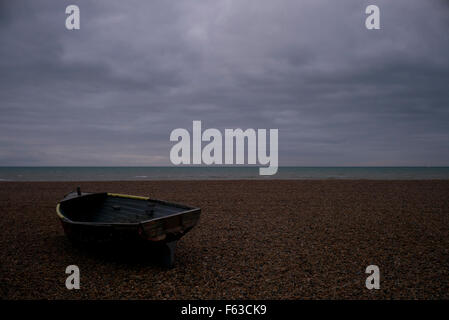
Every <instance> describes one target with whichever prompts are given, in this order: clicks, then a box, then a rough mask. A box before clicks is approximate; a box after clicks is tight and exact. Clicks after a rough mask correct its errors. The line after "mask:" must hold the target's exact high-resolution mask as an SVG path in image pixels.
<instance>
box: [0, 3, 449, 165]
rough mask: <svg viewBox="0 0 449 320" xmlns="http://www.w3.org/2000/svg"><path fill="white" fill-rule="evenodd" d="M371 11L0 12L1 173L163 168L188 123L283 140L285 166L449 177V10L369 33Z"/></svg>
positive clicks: (387, 7)
mask: <svg viewBox="0 0 449 320" xmlns="http://www.w3.org/2000/svg"><path fill="white" fill-rule="evenodd" d="M371 2H372V1H357V0H344V1H338V3H337V2H335V1H330V0H327V1H325V0H315V1H312V0H307V1H288V0H285V1H268V0H266V1H260V0H258V1H256V0H252V1H229V0H228V1H205V0H202V1H198V0H195V1H194V0H190V1H162V0H159V1H126V2H125V1H109V0H108V1H106V0H101V1H81V0H79V1H48V0H46V1H44V0H40V1H0V26H1V28H0V41H1V43H2V44H1V45H0V74H1V78H0V114H1V117H0V136H1V139H0V165H168V164H170V163H169V161H168V155H169V150H170V147H171V143H170V141H169V134H170V132H171V130H172V129H174V128H177V127H185V128H190V127H191V125H192V120H202V121H203V125H204V126H206V127H216V128H219V129H223V128H235V127H242V128H248V127H253V128H279V132H280V133H279V139H280V141H279V145H280V154H279V159H280V164H281V165H330V166H333V165H349V166H350V165H448V163H449V149H448V148H447V145H448V142H449V126H447V123H448V122H449V111H448V110H449V93H448V92H449V60H448V58H447V57H448V56H449V33H447V32H446V30H448V29H449V28H448V27H449V6H448V2H447V1H438V0H429V1H424V0H422V1H421V0H416V1H407V0H396V1H387V0H376V1H375V3H376V4H377V5H379V7H380V8H381V24H382V29H381V30H379V31H368V30H366V29H365V28H364V19H365V14H364V9H365V7H366V6H367V5H368V4H371ZM68 4H78V5H79V6H80V9H81V30H79V31H67V30H65V28H64V21H65V13H64V10H65V7H66V6H67V5H68Z"/></svg>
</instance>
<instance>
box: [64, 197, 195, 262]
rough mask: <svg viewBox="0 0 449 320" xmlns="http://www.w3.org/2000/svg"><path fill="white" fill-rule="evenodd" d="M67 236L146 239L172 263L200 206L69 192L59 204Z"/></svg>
mask: <svg viewBox="0 0 449 320" xmlns="http://www.w3.org/2000/svg"><path fill="white" fill-rule="evenodd" d="M56 213H57V215H58V217H59V218H60V220H61V223H62V226H63V228H64V232H65V234H66V235H67V237H68V238H69V239H70V240H71V241H73V242H76V243H80V242H81V243H110V242H117V241H118V242H121V243H129V242H134V241H140V242H142V241H144V242H145V243H150V244H153V245H157V246H158V247H161V248H163V249H164V263H165V265H167V266H169V267H172V266H173V264H174V250H175V247H176V242H177V241H178V240H179V239H180V238H181V237H182V236H183V235H184V234H186V233H187V232H189V231H190V230H191V229H192V228H193V227H194V226H195V225H196V224H197V223H198V220H199V218H200V214H201V209H199V208H192V207H188V206H185V205H181V204H176V203H171V202H166V201H161V200H154V199H150V198H147V197H138V196H131V195H123V194H115V193H84V192H83V193H82V192H81V190H80V189H79V188H78V189H77V192H72V193H69V194H67V195H66V196H65V197H64V199H63V200H61V201H60V202H59V203H58V205H57V206H56Z"/></svg>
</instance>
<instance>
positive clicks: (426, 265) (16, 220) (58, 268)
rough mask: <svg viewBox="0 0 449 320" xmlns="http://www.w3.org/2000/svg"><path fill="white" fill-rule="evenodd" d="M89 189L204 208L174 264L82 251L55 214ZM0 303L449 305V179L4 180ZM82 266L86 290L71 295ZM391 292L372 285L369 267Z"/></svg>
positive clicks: (0, 188)
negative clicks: (69, 276)
mask: <svg viewBox="0 0 449 320" xmlns="http://www.w3.org/2000/svg"><path fill="white" fill-rule="evenodd" d="M77 185H80V186H81V188H82V189H83V190H84V191H92V192H95V191H109V192H117V193H129V194H136V195H148V196H151V197H153V198H157V199H165V200H171V201H176V202H181V203H186V204H190V205H193V206H198V207H200V208H202V217H201V221H200V223H199V225H198V226H197V227H196V228H195V229H193V230H192V231H191V232H190V233H188V234H187V235H186V236H185V237H184V238H182V239H181V241H180V242H179V245H178V251H177V260H176V267H175V268H174V269H172V270H164V269H163V268H161V267H160V266H158V265H157V264H155V263H154V262H152V261H147V260H145V259H133V260H127V259H123V258H120V257H116V256H114V255H101V254H98V255H97V254H95V253H92V252H86V251H85V250H83V249H80V248H76V247H73V246H72V245H71V244H70V243H69V242H68V241H67V240H66V238H65V236H64V233H63V230H62V228H61V225H60V223H59V221H58V220H57V217H56V214H55V205H56V203H57V201H58V200H59V199H61V198H62V196H63V195H64V194H65V193H67V192H69V191H71V190H73V189H74V188H75V187H76V186H77ZM0 195H1V196H0V209H1V211H0V228H1V236H0V298H2V299H23V298H31V299H34V298H40V299H41V298H44V299H54V298H62V299H80V298H81V299H85V298H90V299H109V298H115V299H128V298H143V299H197V298H202V299H234V298H242V299H250V298H254V299H322V298H325V299H355V298H361V299H385V298H386V299H390V298H393V299H415V298H418V299H424V298H425V299H448V298H449V181H178V182H169V181H162V182H135V181H133V182H82V183H70V182H32V183H24V182H23V183H19V182H17V183H15V182H9V183H8V182H1V183H0ZM70 264H76V265H78V266H79V267H80V271H81V290H72V291H69V290H67V289H66V288H65V284H64V283H65V279H66V274H65V268H66V266H67V265H70ZM370 264H375V265H378V266H379V267H380V271H381V289H380V290H371V291H370V290H367V289H366V288H365V279H366V277H367V275H366V274H365V268H366V267H367V266H368V265H370Z"/></svg>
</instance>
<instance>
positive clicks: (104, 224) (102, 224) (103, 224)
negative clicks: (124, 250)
mask: <svg viewBox="0 0 449 320" xmlns="http://www.w3.org/2000/svg"><path fill="white" fill-rule="evenodd" d="M101 193H103V192H99V193H97V194H101ZM91 194H96V193H88V194H86V195H91ZM106 195H107V196H110V197H120V198H128V199H136V200H145V201H153V202H157V203H160V204H164V205H170V206H175V207H178V208H183V209H187V210H185V211H181V212H177V213H174V214H171V215H168V216H164V217H158V218H153V219H149V220H142V221H139V222H86V221H74V220H71V219H69V218H67V217H66V216H65V215H64V214H63V213H62V212H61V202H64V201H70V200H73V199H76V198H71V199H67V200H64V199H63V200H61V201H59V202H58V204H57V205H56V214H57V215H58V217H59V218H60V219H61V220H63V221H64V222H67V223H70V224H76V225H88V226H98V227H108V226H128V227H133V226H137V227H138V226H139V225H144V224H147V223H150V222H153V221H159V220H163V219H168V218H171V217H176V216H178V215H183V214H187V213H191V212H195V211H198V212H201V209H200V208H196V207H190V206H186V205H183V204H180V203H176V202H169V201H165V200H157V199H151V198H149V197H142V196H134V195H127V194H120V193H109V192H107V193H106Z"/></svg>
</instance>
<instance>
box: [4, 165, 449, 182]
mask: <svg viewBox="0 0 449 320" xmlns="http://www.w3.org/2000/svg"><path fill="white" fill-rule="evenodd" d="M214 179H217V180H231V179H319V180H323V179H386V180H389V179H391V180H393V179H398V180H415V179H416V180H424V179H449V167H280V168H279V170H278V173H277V174H276V175H274V176H260V175H259V169H258V168H257V167H0V181H112V180H115V181H116V180H214Z"/></svg>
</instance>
